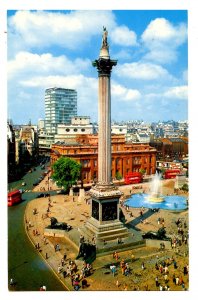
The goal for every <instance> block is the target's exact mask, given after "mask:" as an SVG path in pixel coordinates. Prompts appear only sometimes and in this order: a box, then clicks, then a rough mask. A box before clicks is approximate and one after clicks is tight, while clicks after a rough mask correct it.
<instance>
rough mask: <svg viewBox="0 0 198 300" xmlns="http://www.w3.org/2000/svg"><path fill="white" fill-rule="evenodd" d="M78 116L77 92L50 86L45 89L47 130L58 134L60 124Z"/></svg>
mask: <svg viewBox="0 0 198 300" xmlns="http://www.w3.org/2000/svg"><path fill="white" fill-rule="evenodd" d="M74 116H77V92H76V90H72V89H64V88H57V87H54V88H49V89H46V90H45V130H46V132H47V133H49V134H56V132H57V125H58V124H66V123H70V122H71V118H72V117H74Z"/></svg>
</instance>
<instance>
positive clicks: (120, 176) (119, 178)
mask: <svg viewBox="0 0 198 300" xmlns="http://www.w3.org/2000/svg"><path fill="white" fill-rule="evenodd" d="M116 179H117V180H121V179H122V175H121V174H120V173H119V172H116Z"/></svg>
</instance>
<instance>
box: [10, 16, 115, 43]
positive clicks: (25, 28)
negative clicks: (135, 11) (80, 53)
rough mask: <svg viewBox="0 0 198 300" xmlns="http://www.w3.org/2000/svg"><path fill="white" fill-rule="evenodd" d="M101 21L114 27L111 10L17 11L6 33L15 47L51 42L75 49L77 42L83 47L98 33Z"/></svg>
mask: <svg viewBox="0 0 198 300" xmlns="http://www.w3.org/2000/svg"><path fill="white" fill-rule="evenodd" d="M104 24H105V26H107V28H108V29H109V30H111V29H112V28H113V27H115V25H116V24H115V21H114V14H113V13H112V12H111V11H72V12H69V13H60V12H46V11H44V12H43V11H36V12H33V11H17V12H16V13H15V15H14V16H12V17H10V18H9V19H8V28H9V30H8V33H9V36H10V38H11V41H12V45H13V46H12V47H13V48H15V47H16V49H21V47H23V46H25V47H26V48H28V47H29V48H28V49H31V48H35V47H37V48H42V47H44V46H45V47H49V46H51V45H56V46H61V47H65V48H69V49H75V48H77V47H78V46H79V45H80V46H81V47H86V43H87V42H89V40H90V39H91V37H93V36H94V35H97V34H99V33H101V31H102V27H103V25H104ZM10 43H11V42H10ZM19 44H21V45H19Z"/></svg>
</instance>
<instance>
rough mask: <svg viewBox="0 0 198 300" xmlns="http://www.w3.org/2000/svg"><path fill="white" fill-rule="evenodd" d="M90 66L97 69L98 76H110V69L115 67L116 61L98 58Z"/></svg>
mask: <svg viewBox="0 0 198 300" xmlns="http://www.w3.org/2000/svg"><path fill="white" fill-rule="evenodd" d="M92 65H93V66H94V67H96V68H97V70H98V75H99V76H110V75H111V70H112V67H113V66H116V65H117V60H111V59H106V58H102V57H99V59H97V60H94V61H93V62H92Z"/></svg>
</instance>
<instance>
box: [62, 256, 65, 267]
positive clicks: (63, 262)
mask: <svg viewBox="0 0 198 300" xmlns="http://www.w3.org/2000/svg"><path fill="white" fill-rule="evenodd" d="M64 264H65V261H64V259H63V258H62V259H61V266H62V267H63V266H64Z"/></svg>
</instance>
